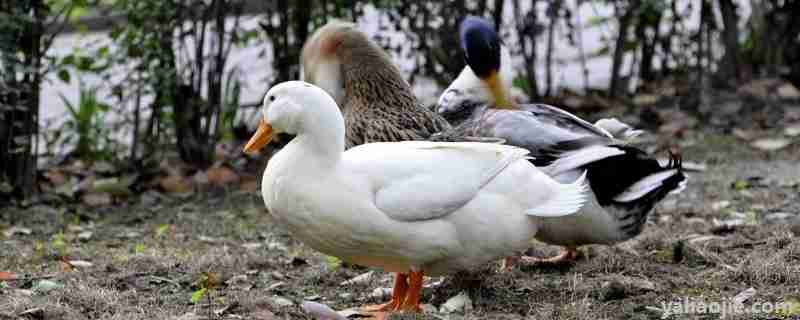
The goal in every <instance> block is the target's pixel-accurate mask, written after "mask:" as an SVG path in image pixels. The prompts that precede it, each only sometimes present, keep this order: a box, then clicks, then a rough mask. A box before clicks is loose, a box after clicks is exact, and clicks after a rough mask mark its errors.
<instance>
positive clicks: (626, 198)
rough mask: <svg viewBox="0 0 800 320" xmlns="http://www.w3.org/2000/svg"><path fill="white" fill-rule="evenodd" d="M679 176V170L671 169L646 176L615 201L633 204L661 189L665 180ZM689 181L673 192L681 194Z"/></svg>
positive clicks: (683, 182)
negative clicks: (632, 202) (651, 192)
mask: <svg viewBox="0 0 800 320" xmlns="http://www.w3.org/2000/svg"><path fill="white" fill-rule="evenodd" d="M677 174H680V171H679V170H678V169H671V170H666V171H662V172H659V173H654V174H651V175H649V176H646V177H644V178H642V179H641V180H639V181H636V183H634V184H632V185H631V186H630V187H628V188H627V189H625V191H623V192H622V193H620V194H619V195H617V196H616V197H614V201H617V202H631V201H634V200H636V199H639V198H641V197H643V196H644V195H646V194H648V193H650V191H653V190H655V189H656V188H658V187H661V184H662V183H663V182H664V180H667V179H669V178H671V177H672V176H675V175H677ZM687 180H688V179H684V180H683V181H682V182H681V184H680V185H679V187H678V188H677V189H675V190H673V192H676V191H677V192H680V190H683V187H685V186H686V181H687Z"/></svg>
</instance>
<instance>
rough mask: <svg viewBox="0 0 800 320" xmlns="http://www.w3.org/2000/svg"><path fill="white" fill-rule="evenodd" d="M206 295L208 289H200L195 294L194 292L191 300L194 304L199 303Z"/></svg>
mask: <svg viewBox="0 0 800 320" xmlns="http://www.w3.org/2000/svg"><path fill="white" fill-rule="evenodd" d="M205 295H206V288H200V289H198V290H196V291H195V292H192V299H191V301H192V303H197V302H198V301H200V299H203V297H204V296H205Z"/></svg>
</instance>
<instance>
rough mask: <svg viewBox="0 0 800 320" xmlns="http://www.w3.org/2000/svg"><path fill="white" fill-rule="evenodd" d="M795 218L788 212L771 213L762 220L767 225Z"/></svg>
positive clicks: (794, 215)
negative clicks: (767, 223)
mask: <svg viewBox="0 0 800 320" xmlns="http://www.w3.org/2000/svg"><path fill="white" fill-rule="evenodd" d="M796 216H797V215H796V214H791V213H788V212H773V213H769V214H767V215H766V216H764V220H766V222H769V223H779V222H786V221H789V220H791V219H792V218H794V217H796Z"/></svg>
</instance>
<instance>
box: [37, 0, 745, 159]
mask: <svg viewBox="0 0 800 320" xmlns="http://www.w3.org/2000/svg"><path fill="white" fill-rule="evenodd" d="M690 1H691V0H686V1H681V2H679V7H682V8H685V7H686V6H687V5H688V3H689V2H690ZM540 5H541V8H537V9H538V10H541V14H540V15H539V16H540V17H543V18H546V17H545V15H544V14H543V12H544V10H545V8H546V4H545V3H540ZM567 5H569V6H571V7H574V0H570V1H568V2H567ZM739 5H740V9H739V10H740V12H739V14H740V16H743V17H747V16H748V15H749V12H750V7H749V3H748V2H746V1H745V2H742V3H740V4H739ZM506 8H507V9H508V10H505V12H504V21H506V23H505V24H504V26H503V30H511V29H512V28H513V26H512V23H513V21H514V16H513V15H514V13H513V12H512V10H511V8H512V6H511V5H510V3H509V5H506ZM695 9H696V10H694V12H692V15H691V16H690V17H689V19H686V20H684V21H685V22H684V23H685V27H686V28H691V27H692V26H696V25H697V20H698V19H699V15H698V13H697V12H696V11H698V10H699V8H695ZM613 14H614V12H613V8H612V6H610V5H607V4H605V3H599V2H589V3H585V4H584V5H583V6H581V9H580V10H579V14H577V15H575V17H573V19H578V18H579V19H580V21H581V24H582V25H583V26H584V32H583V37H582V40H583V46H584V52H585V53H586V54H587V55H588V54H589V53H591V52H595V51H597V50H599V49H601V48H602V47H603V46H605V45H606V42H605V41H607V40H604V39H612V40H613V38H615V37H616V35H617V34H616V28H617V26H616V25H615V24H614V23H607V24H603V25H599V26H594V27H589V26H588V25H589V22H590V20H594V19H597V18H598V17H611V16H613ZM259 19H260V17H258V16H250V17H242V21H241V22H240V23H241V25H242V26H243V27H245V28H255V27H257V25H258V20H259ZM380 19H386V17H385V16H383V15H382V14H381V13H380V12H379V11H377V10H376V9H375V8H373V7H371V6H366V7H365V8H364V16H362V17H361V18H360V19H359V23H358V24H359V27H360V28H361V29H362V31H364V32H365V33H367V34H369V35H372V36H374V35H376V34H377V33H378V32H379V21H380ZM717 19H718V20H721V18H720V17H717ZM665 20H667V19H665ZM744 20H745V19H742V21H744ZM612 21H613V19H612ZM545 23H546V21H545ZM662 27H663V28H665V30H664V31H665V32H666V30H667V29H666V28H668V26H667V25H666V23H665V24H664V25H663V26H662ZM556 32H557V34H556V37H555V49H554V54H553V56H554V57H555V59H554V61H555V65H554V71H555V72H554V79H555V85H556V87H557V88H570V89H573V90H576V91H581V90H582V89H583V86H584V79H583V75H582V69H581V64H580V55H579V51H578V49H577V48H576V47H574V46H571V45H570V44H569V43H568V42H567V37H566V32H567V30H566V28H565V27H564V26H563V25H562V26H561V27H560V28H558V29H557V31H556ZM381 33H382V34H381V35H382V36H383V37H388V38H389V39H391V41H392V42H393V43H403V42H404V41H406V39H405V36H404V35H403V33H402V32H400V31H397V30H392V29H391V28H390V29H389V30H388V31H381ZM505 42H506V45H508V46H510V47H512V49H514V44H515V39H506V41H505ZM110 43H111V41H110V38H109V37H108V36H107V35H106V34H105V33H88V34H82V33H72V34H66V35H62V36H59V37H57V38H56V39H55V41H54V43H53V46H52V48H51V49H50V50H51V52H50V53H51V54H53V55H56V56H63V55H66V54H69V53H71V52H72V51H73V50H82V49H86V48H93V47H99V46H103V45H110ZM269 45H270V44H269V43H259V44H255V45H251V46H248V47H244V48H234V49H233V50H231V54H230V57H229V60H228V66H227V68H228V70H230V69H233V68H237V69H239V71H240V72H238V76H239V77H240V79H241V80H242V84H243V88H242V91H241V96H240V101H241V102H242V103H251V102H257V101H258V100H259V99H261V97H262V96H263V94H264V92H266V90H267V88H266V86H267V85H268V83H269V77H270V76H271V74H272V70H271V69H272V68H271V61H272V57H271V56H270V55H269V53H271V50H266V51H265V52H267V55H266V56H264V57H259V53H261V52H262V51H264V50H265V49H269V48H268V46H269ZM546 49H547V48H546V45H543V44H542V45H539V46H538V50H539V51H540V52H539V53H538V55H537V57H538V58H539V60H538V61H537V73H538V76H539V79H544V75H545V65H544V56H545V51H546ZM409 50H410V48H409V49H406V50H405V52H401V53H396V52H391V54H392V55H393V58H394V61H395V62H396V63H397V64H398V65H399V66H400V69H401V70H402V71H403V72H405V73H406V74H408V73H409V70H411V69H412V68H413V66H414V61H413V60H412V59H409V58H407V55H406V53H407V52H408V51H409ZM454 56H459V55H458V54H455V53H454ZM516 59H517V60H516V61H515V64H516V65H521V57H517V58H516ZM630 59H632V56H631V54H627V55H626V57H625V63H624V64H623V70H622V74H627V73H628V72H629V66H630ZM655 62H656V66H655V67H656V68H658V67H659V65H658V64H657V63H660V59H656V61H655ZM586 67H587V69H588V70H589V77H588V85H589V87H592V88H605V87H607V86H608V82H609V80H610V70H611V57H610V55H604V56H599V57H593V58H589V59H588V60H587V61H586ZM126 75H127V72H126V70H125V68H124V67H121V68H120V70H119V72H115V73H114V75H113V76H112V79H110V81H106V80H104V79H102V78H100V77H98V76H94V75H88V74H87V75H82V76H81V79H80V81H82V82H83V83H84V85H85V86H90V87H95V86H96V87H98V88H99V89H100V91H99V96H100V98H101V99H102V100H104V101H107V102H109V103H112V104H113V103H114V101H113V100H112V98H111V97H110V88H109V86H108V83H113V82H114V81H115V80H119V79H121V78H122V77H125V76H126ZM539 83H540V85H544V81H540V82H539ZM633 84H634V83H633V82H631V85H633ZM413 85H414V91H415V94H416V95H417V96H418V97H420V99H421V100H422V101H423V102H424V103H425V104H431V103H433V102H435V100H436V97H437V96H438V95H439V93H440V91H441V90H442V88H441V87H439V86H438V85H437V84H436V83H435V82H434V81H432V80H431V79H427V78H424V77H419V76H418V77H416V79H415V83H414V84H413ZM78 88H79V79H77V78H76V76H75V73H73V77H72V79H71V82H70V83H64V82H62V81H61V80H59V79H57V77H56V75H55V74H50V75H48V77H47V78H46V81H44V83H43V84H42V90H41V108H40V119H42V121H43V124H44V123H45V122H49V123H50V125H57V124H58V123H61V122H62V121H63V117H64V116H65V114H66V108H65V106H64V104H63V102H62V101H61V99H60V98H59V93H60V94H63V95H64V96H65V97H66V98H67V99H68V100H70V101H72V102H73V103H76V102H77V100H78V95H79V90H78ZM150 99H151V98H150V97H145V98H144V99H143V101H142V105H147V103H149V102H150V101H151V100H150ZM128 108H130V107H128ZM123 109H124V108H123ZM119 116H123V117H124V116H125V114H124V112H123V114H111V115H109V117H112V118H109V119H107V120H113V119H114V118H117V117H119ZM244 117H245V119H250V118H253V117H251V116H249V115H244ZM247 122H249V120H247ZM117 134H118V135H119V138H124V137H126V136H127V134H126V133H125V132H124V131H122V132H118V133H117ZM123 140H124V139H123ZM40 149H41V148H40Z"/></svg>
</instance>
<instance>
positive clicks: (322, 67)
mask: <svg viewBox="0 0 800 320" xmlns="http://www.w3.org/2000/svg"><path fill="white" fill-rule="evenodd" d="M300 64H301V66H302V80H303V81H306V82H309V83H312V84H315V85H317V86H319V87H321V88H322V89H324V90H325V91H327V92H328V93H329V94H330V95H331V96H333V98H334V100H336V102H337V103H338V104H339V106H340V107H345V103H344V101H343V99H344V96H345V87H346V86H345V81H354V80H355V81H358V79H362V78H366V75H369V74H373V73H383V74H386V73H391V74H393V75H396V77H399V78H400V79H402V76H400V75H399V70H398V69H397V68H396V67H395V66H394V64H393V63H392V61H391V58H390V57H389V55H388V54H387V53H386V52H384V51H383V49H381V48H380V47H379V46H378V45H377V44H376V43H374V42H373V41H372V40H370V39H369V37H368V36H367V35H366V34H364V33H363V32H361V31H359V30H358V28H357V27H356V25H355V24H353V23H350V22H344V21H338V20H334V21H331V22H328V23H327V24H325V25H324V26H322V27H321V28H319V29H317V30H316V31H315V32H314V34H312V35H311V37H309V38H308V40H306V43H305V44H304V45H303V52H302V53H301V61H300ZM343 70H347V78H345V77H344V74H343V72H344V71H343ZM384 78H392V77H384Z"/></svg>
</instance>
